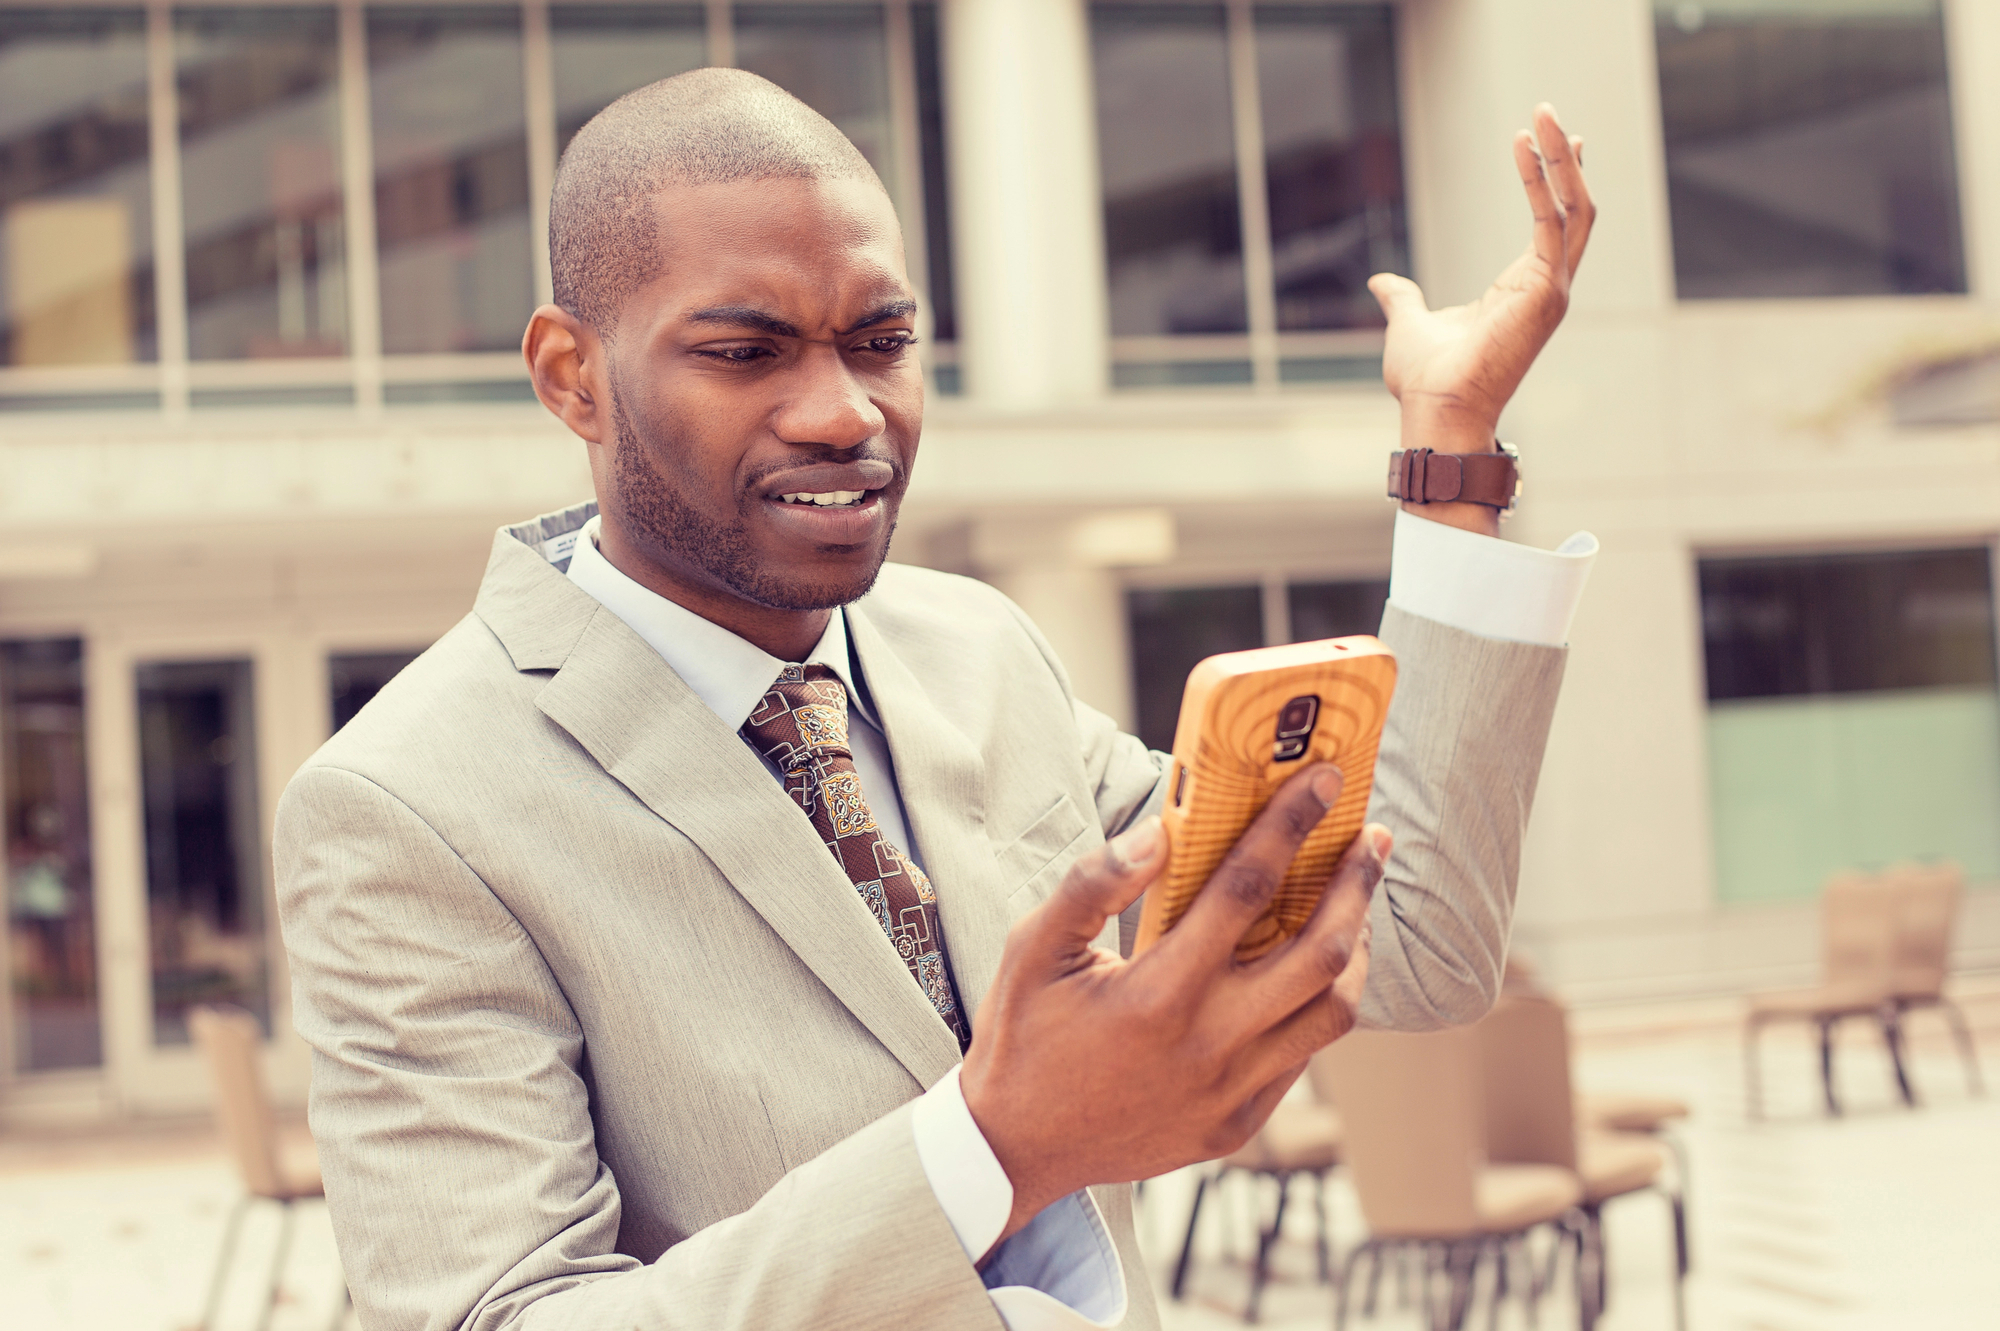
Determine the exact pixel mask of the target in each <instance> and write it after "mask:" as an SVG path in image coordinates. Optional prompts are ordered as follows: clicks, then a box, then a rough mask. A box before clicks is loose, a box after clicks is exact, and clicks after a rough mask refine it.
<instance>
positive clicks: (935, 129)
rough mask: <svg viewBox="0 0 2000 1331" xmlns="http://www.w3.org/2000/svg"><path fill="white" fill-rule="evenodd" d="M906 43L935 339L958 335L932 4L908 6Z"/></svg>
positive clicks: (947, 380) (950, 386)
mask: <svg viewBox="0 0 2000 1331" xmlns="http://www.w3.org/2000/svg"><path fill="white" fill-rule="evenodd" d="M910 44H911V46H912V47H914V48H915V51H914V54H915V57H916V65H917V69H916V76H917V78H916V81H917V131H918V133H919V134H920V135H921V136H922V140H923V142H922V145H921V149H922V154H923V163H924V230H925V234H926V236H927V238H928V241H929V243H928V244H927V245H926V246H925V252H926V254H927V256H928V258H929V260H930V274H929V277H930V284H931V285H930V292H929V295H930V302H931V337H932V338H933V339H934V340H936V341H939V342H953V341H956V340H957V339H958V301H957V298H956V296H955V294H954V292H953V290H952V270H951V187H950V184H949V179H950V178H949V177H948V176H947V175H946V174H945V170H946V165H945V140H944V75H943V70H942V65H943V61H942V59H941V57H940V54H939V45H938V13H937V6H936V5H934V4H914V5H911V6H910ZM937 368H938V370H939V387H940V388H943V389H945V390H946V391H948V392H955V391H957V382H958V381H957V368H958V367H957V366H955V365H954V366H950V367H948V368H949V369H950V370H951V371H952V374H950V375H949V376H947V375H945V374H943V373H942V371H943V370H944V369H945V368H947V367H943V366H940V367H937Z"/></svg>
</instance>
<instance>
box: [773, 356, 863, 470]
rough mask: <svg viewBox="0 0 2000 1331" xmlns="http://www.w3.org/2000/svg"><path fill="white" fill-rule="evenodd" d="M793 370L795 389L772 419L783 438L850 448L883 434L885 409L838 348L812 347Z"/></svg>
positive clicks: (796, 442)
mask: <svg viewBox="0 0 2000 1331" xmlns="http://www.w3.org/2000/svg"><path fill="white" fill-rule="evenodd" d="M794 373H795V375H796V378H795V379H794V382H793V385H792V389H793V391H792V392H791V394H790V395H789V396H787V398H786V399H785V402H784V405H783V406H782V407H780V408H779V410H778V414H777V416H776V418H775V419H774V420H773V421H772V426H773V428H774V429H775V430H776V431H777V434H778V437H779V438H780V439H782V440H784V441H785V442H786V443H788V444H818V445H820V446H822V447H826V448H838V449H850V448H859V447H861V445H863V444H865V443H867V442H868V441H869V440H871V439H873V438H875V437H876V436H877V435H879V434H881V433H882V430H883V427H884V425H885V424H886V420H885V418H884V417H883V415H882V410H881V408H880V407H877V406H876V405H875V403H874V401H873V400H871V399H870V398H869V396H868V391H867V388H866V386H865V385H864V384H863V383H862V382H861V381H860V379H858V378H857V377H856V376H855V374H854V371H853V370H852V368H850V367H849V366H848V364H847V362H846V360H845V358H844V357H842V356H841V354H840V352H839V350H838V349H837V348H834V347H830V346H813V347H811V348H810V349H809V350H808V351H807V353H806V354H805V355H804V356H803V357H801V359H800V363H799V366H798V368H797V369H796V371H795V372H794Z"/></svg>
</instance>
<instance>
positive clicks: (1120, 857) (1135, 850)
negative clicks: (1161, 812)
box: [1105, 815, 1167, 871]
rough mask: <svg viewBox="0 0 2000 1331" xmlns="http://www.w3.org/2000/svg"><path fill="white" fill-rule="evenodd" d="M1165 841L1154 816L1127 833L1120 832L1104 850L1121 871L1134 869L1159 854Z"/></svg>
mask: <svg viewBox="0 0 2000 1331" xmlns="http://www.w3.org/2000/svg"><path fill="white" fill-rule="evenodd" d="M1166 840H1167V839H1166V837H1165V836H1164V835H1163V834H1162V833H1161V831H1160V820H1159V817H1158V816H1157V815H1155V816H1154V817H1151V818H1148V819H1146V821H1145V822H1143V823H1140V824H1139V825H1138V826H1137V827H1134V828H1132V829H1130V830H1129V831H1125V832H1120V833H1119V834H1118V835H1117V836H1115V837H1113V838H1112V839H1111V841H1110V843H1109V844H1108V845H1106V846H1105V849H1106V850H1108V851H1110V852H1111V860H1112V863H1113V864H1115V865H1116V866H1117V867H1118V868H1119V869H1120V870H1121V871H1122V870H1127V869H1136V868H1138V867H1139V866H1140V865H1142V864H1146V863H1149V862H1150V861H1151V860H1152V858H1153V856H1155V855H1157V854H1159V853H1160V847H1161V846H1163V845H1165V844H1166Z"/></svg>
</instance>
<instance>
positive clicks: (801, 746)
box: [743, 665, 854, 773]
mask: <svg viewBox="0 0 2000 1331" xmlns="http://www.w3.org/2000/svg"><path fill="white" fill-rule="evenodd" d="M743 733H744V734H745V735H747V736H749V738H750V742H751V743H753V744H755V745H756V746H757V751H758V752H759V753H761V754H763V755H764V756H765V757H766V758H769V759H770V760H771V761H772V762H774V763H776V764H777V765H778V770H780V771H782V772H787V773H789V772H793V771H796V770H797V769H798V768H800V767H803V766H804V765H805V764H807V763H809V762H811V761H812V760H814V759H815V758H822V759H823V758H852V757H853V756H854V753H853V750H851V749H849V748H848V746H847V687H846V685H844V684H842V683H841V682H840V677H839V676H838V675H836V674H834V673H833V672H832V671H831V670H828V669H827V668H826V667H825V666H822V665H806V666H801V665H788V666H786V667H785V668H784V670H783V671H782V672H781V673H780V674H779V675H778V679H777V682H776V683H774V684H772V685H771V690H770V692H768V693H766V694H765V695H764V696H763V697H762V698H759V699H758V700H757V706H756V709H755V710H754V711H752V712H751V713H750V719H749V720H748V721H745V722H744V723H743Z"/></svg>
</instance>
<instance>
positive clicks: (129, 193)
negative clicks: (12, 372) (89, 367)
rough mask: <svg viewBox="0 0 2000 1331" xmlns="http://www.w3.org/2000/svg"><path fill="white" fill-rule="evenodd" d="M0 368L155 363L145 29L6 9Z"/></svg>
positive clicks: (0, 74) (81, 14)
mask: <svg viewBox="0 0 2000 1331" xmlns="http://www.w3.org/2000/svg"><path fill="white" fill-rule="evenodd" d="M0 88H5V89H6V96H5V98H4V99H0V364H5V365H84V364H120V363H125V362H130V361H149V360H152V359H154V357H155V355H156V353H157V348H156V346H155V342H154V319H153V263H152V254H153V217H152V181H151V177H150V175H149V170H150V167H149V160H148V159H149V151H148V139H147V128H146V108H147V99H146V21H145V16H144V15H143V14H142V13H141V12H140V11H138V10H136V9H135V10H102V9H63V10H35V9H0Z"/></svg>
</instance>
